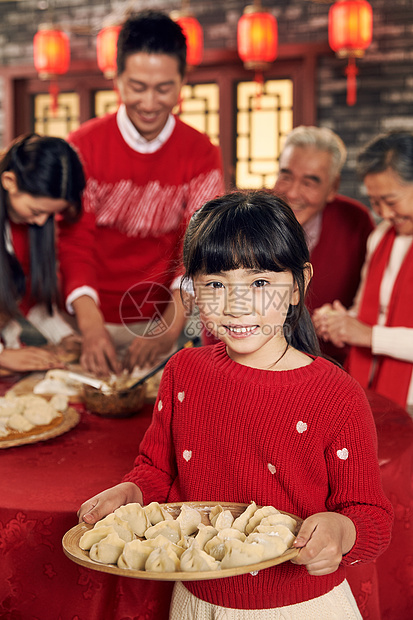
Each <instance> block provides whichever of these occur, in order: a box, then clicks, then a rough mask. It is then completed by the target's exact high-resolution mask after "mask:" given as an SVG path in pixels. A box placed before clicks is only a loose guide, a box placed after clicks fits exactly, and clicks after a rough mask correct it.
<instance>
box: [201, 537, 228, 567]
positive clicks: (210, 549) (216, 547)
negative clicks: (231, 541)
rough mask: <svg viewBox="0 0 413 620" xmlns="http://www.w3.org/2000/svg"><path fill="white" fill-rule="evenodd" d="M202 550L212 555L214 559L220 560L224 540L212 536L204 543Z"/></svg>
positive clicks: (223, 550) (223, 551)
mask: <svg viewBox="0 0 413 620" xmlns="http://www.w3.org/2000/svg"><path fill="white" fill-rule="evenodd" d="M204 551H205V552H206V553H208V555H210V556H212V557H213V558H214V560H218V561H220V560H222V558H223V557H224V553H225V540H223V539H222V538H219V536H214V538H211V540H208V542H207V543H206V544H205V546H204Z"/></svg>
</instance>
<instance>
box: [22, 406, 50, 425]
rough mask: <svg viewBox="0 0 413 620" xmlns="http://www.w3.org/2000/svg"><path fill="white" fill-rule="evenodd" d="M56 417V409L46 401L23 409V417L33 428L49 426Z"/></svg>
mask: <svg viewBox="0 0 413 620" xmlns="http://www.w3.org/2000/svg"><path fill="white" fill-rule="evenodd" d="M58 415H59V414H58V412H57V411H56V409H55V408H54V407H52V405H51V404H50V403H47V402H46V401H43V402H42V403H41V404H39V405H35V404H30V405H28V406H26V407H25V409H24V417H25V418H26V419H27V420H29V422H31V424H34V425H35V426H40V425H42V424H50V422H51V421H52V420H53V419H54V418H56V417H57V416H58Z"/></svg>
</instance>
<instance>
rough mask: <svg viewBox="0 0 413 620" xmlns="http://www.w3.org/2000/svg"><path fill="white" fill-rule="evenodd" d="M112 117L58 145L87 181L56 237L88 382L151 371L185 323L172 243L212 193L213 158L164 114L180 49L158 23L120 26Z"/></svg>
mask: <svg viewBox="0 0 413 620" xmlns="http://www.w3.org/2000/svg"><path fill="white" fill-rule="evenodd" d="M117 64H118V72H117V77H116V85H117V88H118V91H119V95H120V99H121V101H122V104H121V105H120V107H119V110H118V112H117V113H115V114H110V115H107V116H105V117H103V118H96V119H92V120H90V121H87V122H86V123H85V124H84V125H82V126H81V127H80V128H79V129H78V130H77V131H75V132H73V133H72V134H71V135H70V136H69V140H70V141H71V143H72V144H73V145H74V146H75V147H76V148H77V150H78V151H79V153H80V155H81V157H82V160H83V163H84V166H85V171H86V174H87V187H86V190H85V193H84V215H83V217H82V219H81V221H80V222H79V223H78V224H76V225H75V226H72V227H71V228H69V227H65V226H62V227H61V229H60V235H59V256H60V264H61V271H62V277H63V286H64V293H65V298H66V306H67V309H68V311H69V312H71V313H74V314H75V315H76V319H77V325H78V328H79V330H80V332H81V334H82V356H81V362H82V366H83V367H84V369H85V370H88V371H91V372H93V373H96V374H107V373H108V372H110V371H115V372H119V371H120V370H121V363H120V360H119V357H118V353H119V350H120V348H121V347H123V350H124V351H126V357H125V360H124V364H125V365H126V366H127V367H129V368H130V369H131V368H133V367H134V366H135V365H138V366H145V365H152V364H154V363H156V362H157V361H158V360H159V359H160V358H161V357H163V356H165V355H166V354H167V353H168V352H169V351H170V350H171V349H172V347H173V346H174V344H175V343H176V340H177V339H178V336H179V335H180V334H181V332H182V329H183V327H184V324H185V321H186V317H185V312H184V308H183V305H182V302H181V299H180V293H179V275H180V254H181V239H182V236H183V233H184V231H185V228H186V223H187V221H188V220H189V218H190V216H191V215H192V213H193V212H194V211H195V210H196V209H198V208H199V207H201V206H202V204H203V203H204V202H205V201H206V200H208V199H211V198H213V197H214V196H216V195H218V194H220V193H222V191H223V189H224V187H223V177H222V164H221V155H220V151H219V149H218V148H217V147H215V146H213V145H212V144H211V142H210V141H209V139H208V137H207V136H206V135H204V134H201V133H200V132H198V131H196V130H195V129H193V128H191V127H189V126H188V125H186V124H185V123H183V122H182V121H180V120H179V118H177V117H175V116H174V115H173V114H172V110H173V108H174V107H175V105H176V104H177V102H178V99H179V94H180V90H181V86H182V85H183V83H184V78H185V69H186V41H185V37H184V35H183V33H182V30H181V28H180V27H179V26H178V25H177V24H176V23H175V22H173V21H172V20H171V19H170V18H169V17H168V16H166V15H164V14H162V13H158V12H155V11H145V12H141V13H138V14H137V15H135V16H134V17H131V18H129V19H128V20H127V21H126V22H125V24H124V25H123V27H122V30H121V32H120V35H119V40H118V57H117Z"/></svg>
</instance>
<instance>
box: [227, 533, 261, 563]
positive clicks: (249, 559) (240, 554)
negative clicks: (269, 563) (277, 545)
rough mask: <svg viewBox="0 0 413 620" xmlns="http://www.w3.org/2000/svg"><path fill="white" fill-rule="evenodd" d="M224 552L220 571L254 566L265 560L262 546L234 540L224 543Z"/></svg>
mask: <svg viewBox="0 0 413 620" xmlns="http://www.w3.org/2000/svg"><path fill="white" fill-rule="evenodd" d="M224 551H225V553H224V557H223V559H222V562H221V568H222V569H224V568H233V567H234V566H248V565H249V564H256V563H257V562H263V560H264V558H265V547H264V545H261V544H258V543H255V544H248V543H247V542H241V541H240V540H237V539H236V538H233V539H231V540H226V541H225V543H224Z"/></svg>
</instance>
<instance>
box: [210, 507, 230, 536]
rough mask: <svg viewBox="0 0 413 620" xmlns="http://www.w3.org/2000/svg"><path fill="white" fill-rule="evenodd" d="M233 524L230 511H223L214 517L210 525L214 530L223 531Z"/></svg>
mask: <svg viewBox="0 0 413 620" xmlns="http://www.w3.org/2000/svg"><path fill="white" fill-rule="evenodd" d="M233 523H234V515H233V514H232V512H231V511H230V510H223V511H222V512H219V513H218V514H217V515H216V517H214V522H213V523H212V525H213V526H214V528H215V529H216V530H218V531H219V530H223V529H226V528H229V527H231V526H232V524H233Z"/></svg>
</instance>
